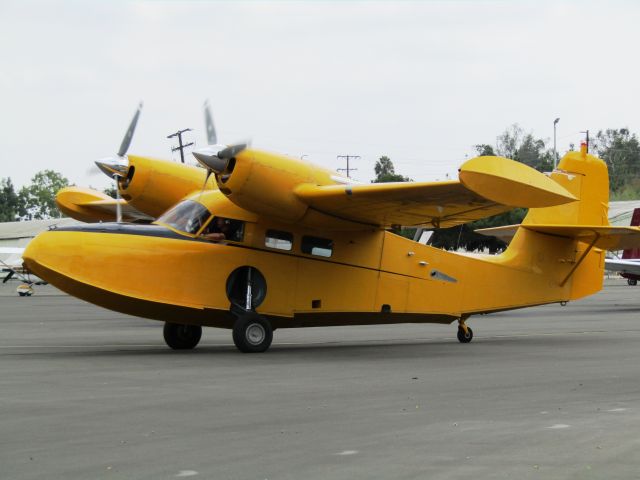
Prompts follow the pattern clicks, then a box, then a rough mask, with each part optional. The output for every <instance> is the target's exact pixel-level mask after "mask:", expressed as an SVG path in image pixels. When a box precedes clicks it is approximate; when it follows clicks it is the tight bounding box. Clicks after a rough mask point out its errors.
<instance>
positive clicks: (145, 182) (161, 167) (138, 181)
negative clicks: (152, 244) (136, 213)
mask: <svg viewBox="0 0 640 480" xmlns="http://www.w3.org/2000/svg"><path fill="white" fill-rule="evenodd" d="M128 159H129V169H128V171H127V175H126V176H125V177H124V178H121V179H120V180H119V181H118V186H119V191H120V195H121V196H122V198H123V199H124V200H126V201H127V203H129V204H130V205H132V206H133V207H135V208H136V209H138V210H140V211H141V212H144V213H146V214H147V215H150V216H151V217H153V218H157V217H159V216H160V215H162V214H163V213H164V212H166V211H167V210H168V209H169V208H171V207H172V206H173V205H175V204H176V203H178V202H179V201H180V200H181V199H182V198H184V197H185V196H187V195H189V194H190V193H193V192H195V191H197V190H201V189H202V187H203V185H204V180H205V177H206V174H207V172H206V171H205V170H204V169H202V168H198V167H194V166H192V165H185V164H182V163H177V162H169V161H166V160H157V159H152V158H146V157H138V156H134V155H129V156H128ZM206 188H207V189H215V188H216V187H215V184H214V182H213V180H212V179H209V181H208V182H207V187H206Z"/></svg>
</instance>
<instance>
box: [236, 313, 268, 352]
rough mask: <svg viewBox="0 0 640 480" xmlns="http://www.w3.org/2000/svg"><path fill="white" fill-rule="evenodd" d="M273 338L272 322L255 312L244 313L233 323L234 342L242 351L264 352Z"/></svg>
mask: <svg viewBox="0 0 640 480" xmlns="http://www.w3.org/2000/svg"><path fill="white" fill-rule="evenodd" d="M272 340H273V328H272V327H271V322H269V320H267V319H266V318H264V317H262V316H260V315H258V314H257V313H255V312H246V313H243V314H242V315H240V316H238V319H237V320H236V323H235V324H234V325H233V343H235V344H236V347H238V350H240V351H241V352H242V353H260V352H264V351H266V350H267V349H268V348H269V346H270V345H271V341H272Z"/></svg>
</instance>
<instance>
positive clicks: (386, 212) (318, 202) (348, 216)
mask: <svg viewBox="0 0 640 480" xmlns="http://www.w3.org/2000/svg"><path fill="white" fill-rule="evenodd" d="M295 193H296V195H297V196H298V198H300V200H302V201H303V202H304V203H306V204H308V205H309V207H310V208H313V209H315V210H318V211H320V212H322V213H326V214H329V215H332V216H335V217H338V218H341V219H345V220H350V221H354V222H359V223H364V224H370V225H375V226H381V227H389V226H391V225H405V226H411V225H428V226H431V227H435V228H444V227H452V226H454V225H459V224H462V223H467V222H470V221H472V220H477V219H479V218H484V217H489V216H491V215H497V214H499V213H502V212H506V211H508V210H511V209H512V208H513V207H511V206H506V205H501V204H498V203H495V202H492V201H491V200H487V199H486V198H484V197H481V196H480V195H478V194H476V193H474V192H472V191H471V190H469V189H467V188H466V187H465V186H464V185H462V184H461V183H460V182H458V181H446V182H407V183H372V184H370V185H329V186H315V185H310V184H304V185H300V186H299V187H297V189H296V191H295Z"/></svg>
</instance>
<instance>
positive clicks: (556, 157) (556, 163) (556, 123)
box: [553, 117, 560, 170]
mask: <svg viewBox="0 0 640 480" xmlns="http://www.w3.org/2000/svg"><path fill="white" fill-rule="evenodd" d="M559 121H560V117H558V118H556V119H555V120H554V121H553V169H554V170H555V169H556V167H557V166H558V150H557V149H556V126H557V125H558V122H559Z"/></svg>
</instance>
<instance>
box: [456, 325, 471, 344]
mask: <svg viewBox="0 0 640 480" xmlns="http://www.w3.org/2000/svg"><path fill="white" fill-rule="evenodd" d="M472 339H473V330H471V328H469V327H466V332H465V327H462V326H459V327H458V341H459V342H460V343H469V342H470V341H471V340H472Z"/></svg>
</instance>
